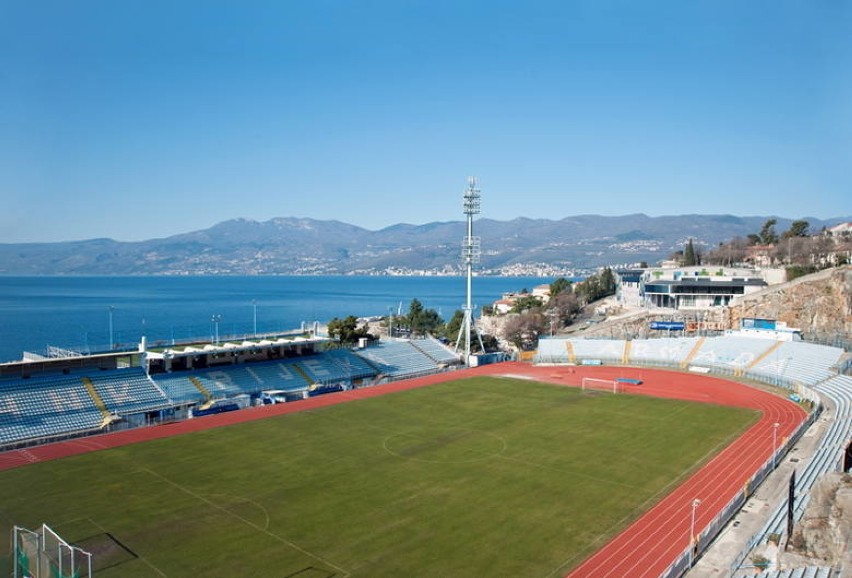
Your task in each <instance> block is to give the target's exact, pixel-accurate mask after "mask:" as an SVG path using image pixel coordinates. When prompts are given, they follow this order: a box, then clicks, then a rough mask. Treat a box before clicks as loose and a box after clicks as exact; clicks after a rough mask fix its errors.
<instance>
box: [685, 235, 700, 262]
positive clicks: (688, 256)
mask: <svg viewBox="0 0 852 578" xmlns="http://www.w3.org/2000/svg"><path fill="white" fill-rule="evenodd" d="M698 264H699V263H698V259H697V258H696V256H695V247H693V245H692V238H691V237H690V239H689V241H688V242H687V243H686V249H684V250H683V266H684V267H694V266H695V265H698Z"/></svg>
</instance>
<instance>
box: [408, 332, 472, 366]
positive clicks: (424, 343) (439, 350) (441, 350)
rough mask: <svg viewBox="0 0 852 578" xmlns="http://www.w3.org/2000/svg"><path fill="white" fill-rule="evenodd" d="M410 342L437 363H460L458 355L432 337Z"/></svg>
mask: <svg viewBox="0 0 852 578" xmlns="http://www.w3.org/2000/svg"><path fill="white" fill-rule="evenodd" d="M411 344H412V345H413V346H414V347H416V348H417V349H419V350H420V351H422V352H423V353H425V354H426V355H428V356H429V357H430V358H432V360H433V361H434V362H435V363H437V364H446V365H450V364H454V363H460V358H459V355H458V354H457V353H456V352H455V351H453V350H452V349H450V348H449V347H447V346H446V345H444V344H443V343H441V342H440V341H438V340H437V339H435V338H434V337H427V338H425V339H417V340H412V341H411Z"/></svg>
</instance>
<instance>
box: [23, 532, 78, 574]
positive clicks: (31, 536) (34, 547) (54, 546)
mask: <svg viewBox="0 0 852 578" xmlns="http://www.w3.org/2000/svg"><path fill="white" fill-rule="evenodd" d="M12 543H13V544H14V552H13V555H14V565H15V571H14V573H13V574H12V575H13V577H14V578H91V577H92V554H91V553H89V552H86V551H85V550H83V549H82V548H78V547H77V546H72V545H71V544H69V543H68V542H66V541H65V540H63V539H62V538H61V537H60V536H59V534H57V533H56V532H54V531H53V530H51V529H50V528H49V527H48V526H47V524H42V525H41V528H40V529H39V530H38V531H33V530H27V529H26V528H21V527H20V526H15V527H14V528H13V529H12Z"/></svg>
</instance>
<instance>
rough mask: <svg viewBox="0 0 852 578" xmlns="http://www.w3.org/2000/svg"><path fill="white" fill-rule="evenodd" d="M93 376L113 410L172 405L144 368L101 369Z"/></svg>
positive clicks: (162, 407)
mask: <svg viewBox="0 0 852 578" xmlns="http://www.w3.org/2000/svg"><path fill="white" fill-rule="evenodd" d="M89 379H91V382H92V385H93V386H94V388H95V391H96V392H97V394H98V395H99V396H100V398H101V400H103V402H104V405H106V407H107V409H108V410H109V411H110V412H111V413H115V414H119V415H121V414H129V413H139V412H143V411H156V410H160V409H165V408H167V407H171V405H172V403H171V401H170V400H169V399H168V398H167V397H166V396H165V394H164V393H163V391H162V390H161V389H159V388H158V387H157V386H156V385H155V383H154V382H153V381H151V379H150V378H149V377H148V376H147V375H146V374H145V372H144V371H143V370H142V368H141V367H133V368H128V369H120V370H115V371H109V372H100V373H96V374H92V375H91V376H90V378H89Z"/></svg>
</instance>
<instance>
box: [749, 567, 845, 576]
mask: <svg viewBox="0 0 852 578" xmlns="http://www.w3.org/2000/svg"><path fill="white" fill-rule="evenodd" d="M832 576H834V572H833V570H832V569H831V568H829V567H827V566H808V567H805V568H787V569H786V570H767V571H764V572H761V573H760V574H754V578H832Z"/></svg>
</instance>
